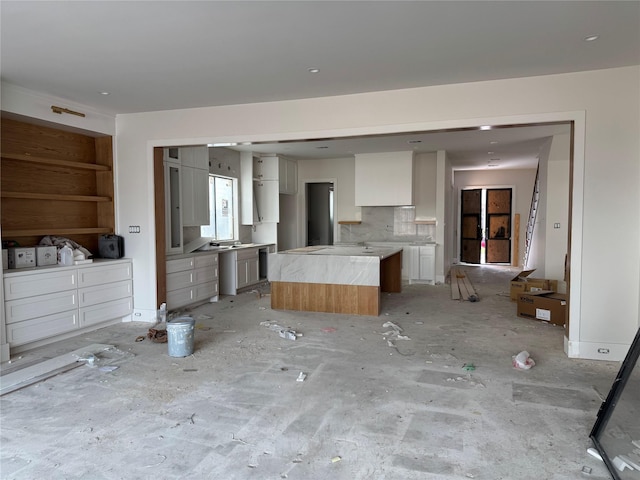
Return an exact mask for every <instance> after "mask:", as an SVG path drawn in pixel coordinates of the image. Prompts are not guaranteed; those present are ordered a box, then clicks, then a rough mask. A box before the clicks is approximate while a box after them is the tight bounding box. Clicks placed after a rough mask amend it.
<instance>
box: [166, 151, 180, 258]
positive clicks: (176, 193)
mask: <svg viewBox="0 0 640 480" xmlns="http://www.w3.org/2000/svg"><path fill="white" fill-rule="evenodd" d="M180 170H181V166H180V165H174V164H171V163H167V162H165V164H164V195H165V225H166V227H165V228H166V242H167V245H166V253H167V254H176V253H182V209H181V206H180V204H181V203H182V193H181V179H180V177H181V172H180Z"/></svg>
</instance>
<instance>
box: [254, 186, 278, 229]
mask: <svg viewBox="0 0 640 480" xmlns="http://www.w3.org/2000/svg"><path fill="white" fill-rule="evenodd" d="M255 194H256V203H257V207H258V213H259V215H260V218H259V220H260V221H261V222H263V223H278V222H279V221H280V198H279V195H280V192H279V184H278V182H277V181H276V180H266V181H264V182H256V183H255Z"/></svg>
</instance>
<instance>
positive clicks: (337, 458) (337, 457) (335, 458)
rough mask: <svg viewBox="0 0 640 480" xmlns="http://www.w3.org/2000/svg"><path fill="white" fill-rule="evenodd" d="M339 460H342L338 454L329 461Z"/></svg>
mask: <svg viewBox="0 0 640 480" xmlns="http://www.w3.org/2000/svg"><path fill="white" fill-rule="evenodd" d="M340 460H342V457H341V456H339V455H338V456H335V457H333V458H332V459H331V463H338V462H339V461H340Z"/></svg>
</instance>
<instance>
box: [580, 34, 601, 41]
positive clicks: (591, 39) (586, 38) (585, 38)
mask: <svg viewBox="0 0 640 480" xmlns="http://www.w3.org/2000/svg"><path fill="white" fill-rule="evenodd" d="M599 37H600V35H589V36H587V37H584V41H585V42H593V41H594V40H597V39H598V38H599Z"/></svg>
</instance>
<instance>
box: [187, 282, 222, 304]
mask: <svg viewBox="0 0 640 480" xmlns="http://www.w3.org/2000/svg"><path fill="white" fill-rule="evenodd" d="M216 295H218V282H209V283H203V284H200V285H196V286H195V287H193V301H194V302H198V301H201V300H209V298H211V297H215V296H216Z"/></svg>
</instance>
